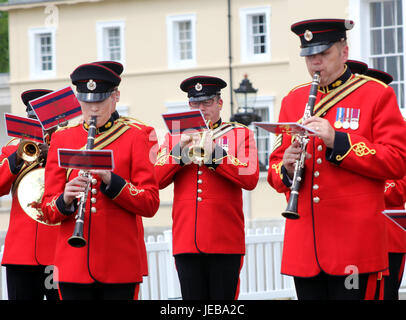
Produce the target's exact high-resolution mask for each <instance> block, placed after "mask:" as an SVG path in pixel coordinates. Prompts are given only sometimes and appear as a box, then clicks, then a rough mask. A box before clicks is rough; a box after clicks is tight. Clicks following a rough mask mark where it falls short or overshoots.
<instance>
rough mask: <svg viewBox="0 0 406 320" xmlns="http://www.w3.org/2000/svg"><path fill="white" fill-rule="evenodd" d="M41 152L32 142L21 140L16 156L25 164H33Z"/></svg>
mask: <svg viewBox="0 0 406 320" xmlns="http://www.w3.org/2000/svg"><path fill="white" fill-rule="evenodd" d="M40 153H41V150H40V149H39V147H38V144H36V143H35V142H33V141H30V140H22V141H21V142H20V144H19V145H18V149H17V155H18V156H19V157H20V158H21V159H23V160H24V161H26V162H34V161H35V160H37V159H38V158H39V156H40Z"/></svg>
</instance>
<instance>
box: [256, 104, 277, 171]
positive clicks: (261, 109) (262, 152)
mask: <svg viewBox="0 0 406 320" xmlns="http://www.w3.org/2000/svg"><path fill="white" fill-rule="evenodd" d="M273 105H274V98H273V97H257V99H256V105H255V108H254V112H255V113H256V114H258V115H259V116H260V117H261V121H262V122H273V121H274V116H273V114H274V113H273V112H274V111H273V109H274V106H273ZM253 130H254V132H255V140H256V143H257V149H258V161H259V170H260V171H267V170H268V167H269V156H270V154H271V151H272V145H273V141H274V135H273V134H271V133H270V132H268V131H266V130H264V129H262V128H259V127H254V128H253Z"/></svg>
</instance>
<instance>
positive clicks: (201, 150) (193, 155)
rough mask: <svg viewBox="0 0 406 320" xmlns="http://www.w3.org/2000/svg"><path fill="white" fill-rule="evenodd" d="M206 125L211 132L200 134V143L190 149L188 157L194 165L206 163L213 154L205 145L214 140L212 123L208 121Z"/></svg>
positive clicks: (206, 131)
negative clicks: (208, 140)
mask: <svg viewBox="0 0 406 320" xmlns="http://www.w3.org/2000/svg"><path fill="white" fill-rule="evenodd" d="M206 123H207V127H208V128H209V130H205V131H204V132H203V133H199V134H200V135H201V137H200V141H199V143H197V144H192V145H191V146H190V147H189V149H188V153H187V154H188V157H189V159H190V160H191V161H192V162H193V163H198V164H200V163H204V162H205V161H206V160H207V159H208V157H209V156H210V154H211V152H208V150H206V149H205V144H206V141H207V139H212V121H211V120H208V121H206Z"/></svg>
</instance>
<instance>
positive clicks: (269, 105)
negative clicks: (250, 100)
mask: <svg viewBox="0 0 406 320" xmlns="http://www.w3.org/2000/svg"><path fill="white" fill-rule="evenodd" d="M255 109H267V110H268V114H269V119H262V120H261V121H263V122H275V97H274V96H257V98H256V101H255V106H254V110H255ZM251 129H252V130H253V131H254V132H255V139H257V128H256V127H255V128H254V127H253V126H252V127H251ZM268 134H269V140H268V146H267V148H266V151H267V153H268V154H267V157H268V160H269V156H270V154H271V151H272V147H273V143H274V141H275V135H274V134H271V133H270V132H269V133H268ZM257 147H258V143H257ZM258 151H259V150H258ZM268 167H269V164H268V165H267V166H266V169H268ZM261 172H262V173H264V174H266V172H265V171H261Z"/></svg>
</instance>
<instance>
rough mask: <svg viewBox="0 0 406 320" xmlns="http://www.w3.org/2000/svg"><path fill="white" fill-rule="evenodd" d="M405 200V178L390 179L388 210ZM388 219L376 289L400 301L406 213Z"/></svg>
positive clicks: (386, 77) (360, 67) (385, 77)
mask: <svg viewBox="0 0 406 320" xmlns="http://www.w3.org/2000/svg"><path fill="white" fill-rule="evenodd" d="M347 65H348V66H349V68H350V69H351V71H352V72H353V73H358V74H361V75H362V74H363V75H365V76H368V77H372V78H374V79H377V80H379V81H382V82H383V83H385V84H387V85H389V84H390V83H391V82H392V81H393V77H392V76H391V75H390V74H388V73H386V72H384V71H381V70H377V69H373V68H368V65H367V64H365V63H363V62H361V61H355V60H351V61H347ZM405 202H406V178H405V177H404V178H402V179H399V180H388V181H386V184H385V209H387V210H404V209H405ZM388 216H390V217H391V219H387V220H386V223H387V236H388V252H389V274H388V275H385V276H384V281H383V282H384V285H383V287H382V286H381V287H378V288H377V293H380V291H381V290H382V289H383V290H384V299H385V300H399V288H400V284H401V282H402V277H403V269H404V263H405V252H406V232H405V230H404V228H403V227H402V224H404V223H402V221H403V220H404V219H405V218H404V216H400V219H399V218H398V217H397V216H399V214H396V213H394V214H390V213H388Z"/></svg>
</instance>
